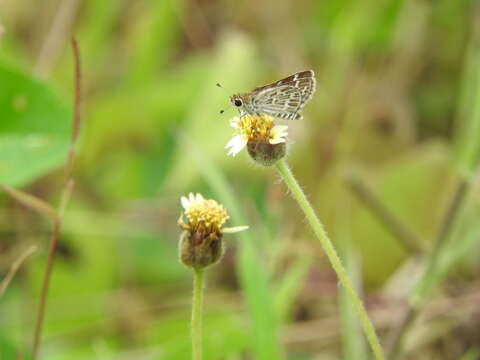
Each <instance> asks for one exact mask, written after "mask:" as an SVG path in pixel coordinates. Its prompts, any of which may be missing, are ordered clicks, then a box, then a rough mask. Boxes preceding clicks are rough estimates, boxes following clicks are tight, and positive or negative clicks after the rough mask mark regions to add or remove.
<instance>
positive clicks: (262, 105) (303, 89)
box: [251, 70, 316, 120]
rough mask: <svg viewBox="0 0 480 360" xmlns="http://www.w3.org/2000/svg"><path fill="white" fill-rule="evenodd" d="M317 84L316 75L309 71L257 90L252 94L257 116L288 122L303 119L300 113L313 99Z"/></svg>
mask: <svg viewBox="0 0 480 360" xmlns="http://www.w3.org/2000/svg"><path fill="white" fill-rule="evenodd" d="M315 82H316V81H315V73H314V72H313V70H308V71H302V72H299V73H296V74H293V75H290V76H288V77H286V78H284V79H281V80H278V81H276V82H274V83H272V84H268V85H265V86H261V87H258V88H255V89H254V90H253V91H252V92H251V103H252V106H253V108H254V110H255V112H256V113H257V114H266V115H270V116H273V117H277V118H280V119H286V120H298V119H301V118H302V115H301V114H299V111H300V110H301V109H302V108H303V106H304V105H305V104H306V103H307V102H308V101H309V100H310V99H311V98H312V96H313V93H314V92H315Z"/></svg>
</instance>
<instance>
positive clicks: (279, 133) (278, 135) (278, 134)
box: [268, 125, 288, 144]
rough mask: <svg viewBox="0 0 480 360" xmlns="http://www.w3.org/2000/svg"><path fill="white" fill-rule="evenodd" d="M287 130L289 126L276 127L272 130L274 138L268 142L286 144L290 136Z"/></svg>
mask: <svg viewBox="0 0 480 360" xmlns="http://www.w3.org/2000/svg"><path fill="white" fill-rule="evenodd" d="M287 129H288V126H287V125H275V126H274V127H273V128H272V130H270V134H271V135H272V138H271V139H270V140H269V141H268V142H269V143H270V144H280V143H282V142H285V137H286V136H287V135H288V133H287Z"/></svg>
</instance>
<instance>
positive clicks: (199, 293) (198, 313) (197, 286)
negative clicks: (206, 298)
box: [192, 269, 205, 360]
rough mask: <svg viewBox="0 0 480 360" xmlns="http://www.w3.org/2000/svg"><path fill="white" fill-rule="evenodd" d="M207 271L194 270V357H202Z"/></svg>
mask: <svg viewBox="0 0 480 360" xmlns="http://www.w3.org/2000/svg"><path fill="white" fill-rule="evenodd" d="M204 281H205V271H204V270H203V269H194V271H193V299H192V359H193V360H201V359H202V308H203V288H204Z"/></svg>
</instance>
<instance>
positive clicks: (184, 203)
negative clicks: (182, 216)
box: [180, 196, 190, 210]
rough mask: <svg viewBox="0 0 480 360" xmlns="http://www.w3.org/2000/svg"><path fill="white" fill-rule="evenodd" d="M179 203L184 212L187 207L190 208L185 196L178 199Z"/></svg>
mask: <svg viewBox="0 0 480 360" xmlns="http://www.w3.org/2000/svg"><path fill="white" fill-rule="evenodd" d="M180 202H181V203H182V206H183V208H184V209H185V210H187V209H188V207H189V206H190V201H189V200H188V199H187V198H186V197H185V196H182V197H181V198H180Z"/></svg>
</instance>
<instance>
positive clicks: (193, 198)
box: [188, 193, 195, 203]
mask: <svg viewBox="0 0 480 360" xmlns="http://www.w3.org/2000/svg"><path fill="white" fill-rule="evenodd" d="M188 200H190V202H191V203H193V202H194V201H195V195H193V193H189V194H188Z"/></svg>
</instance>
